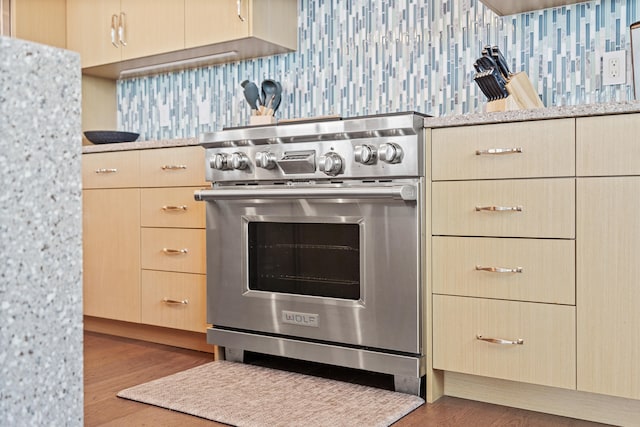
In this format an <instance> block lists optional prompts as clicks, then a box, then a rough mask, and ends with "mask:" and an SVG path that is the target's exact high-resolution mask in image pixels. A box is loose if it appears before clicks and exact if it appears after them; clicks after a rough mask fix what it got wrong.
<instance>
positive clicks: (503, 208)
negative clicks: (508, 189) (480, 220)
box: [476, 206, 522, 212]
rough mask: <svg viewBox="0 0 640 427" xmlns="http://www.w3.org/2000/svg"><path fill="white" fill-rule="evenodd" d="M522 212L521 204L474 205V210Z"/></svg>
mask: <svg viewBox="0 0 640 427" xmlns="http://www.w3.org/2000/svg"><path fill="white" fill-rule="evenodd" d="M480 211H489V212H522V206H476V212H480Z"/></svg>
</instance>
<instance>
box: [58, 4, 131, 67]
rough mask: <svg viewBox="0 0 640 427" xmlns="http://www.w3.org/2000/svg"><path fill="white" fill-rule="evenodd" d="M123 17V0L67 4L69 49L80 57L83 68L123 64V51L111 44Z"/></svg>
mask: <svg viewBox="0 0 640 427" xmlns="http://www.w3.org/2000/svg"><path fill="white" fill-rule="evenodd" d="M119 13H120V0H67V49H69V50H74V51H76V52H79V53H80V60H81V62H82V67H83V68H85V67H92V66H94V65H101V64H108V63H111V62H117V61H120V58H121V49H120V47H119V46H114V45H113V44H112V43H111V19H112V16H113V15H114V14H115V15H116V16H117V15H118V14H119ZM116 38H117V34H116Z"/></svg>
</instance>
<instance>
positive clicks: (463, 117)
mask: <svg viewBox="0 0 640 427" xmlns="http://www.w3.org/2000/svg"><path fill="white" fill-rule="evenodd" d="M638 112H640V101H637V102H608V103H600V104H584V105H573V106H566V107H550V108H538V109H532V110H517V111H506V112H494V113H474V114H453V115H449V116H443V117H427V118H425V119H424V126H425V127H426V128H441V127H453V126H469V125H480V124H490V123H507V122H522V121H528V120H547V119H560V118H566V117H589V116H601V115H606V114H625V113H638ZM190 145H199V140H198V138H197V137H193V138H182V139H164V140H155V141H135V142H122V143H116V144H95V145H84V146H83V147H82V153H83V154H88V153H104V152H109V151H126V150H146V149H151V148H167V147H185V146H190Z"/></svg>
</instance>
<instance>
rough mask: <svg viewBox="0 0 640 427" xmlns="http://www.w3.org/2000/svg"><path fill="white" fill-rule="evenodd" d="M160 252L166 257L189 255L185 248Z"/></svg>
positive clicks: (163, 249)
mask: <svg viewBox="0 0 640 427" xmlns="http://www.w3.org/2000/svg"><path fill="white" fill-rule="evenodd" d="M162 252H164V253H165V254H166V255H182V254H186V253H189V251H188V250H187V249H186V248H185V249H170V248H162Z"/></svg>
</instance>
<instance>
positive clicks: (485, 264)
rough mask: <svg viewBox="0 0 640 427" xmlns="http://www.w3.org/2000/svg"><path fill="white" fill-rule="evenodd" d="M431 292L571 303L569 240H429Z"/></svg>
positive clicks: (572, 278)
mask: <svg viewBox="0 0 640 427" xmlns="http://www.w3.org/2000/svg"><path fill="white" fill-rule="evenodd" d="M432 254H433V255H432V256H433V270H432V271H433V292H434V293H436V294H448V295H460V296H473V297H483V298H496V299H505V300H517V301H530V302H546V303H553V304H567V305H574V304H575V301H576V295H575V294H576V293H575V289H576V279H575V277H576V274H575V268H574V266H575V263H576V246H575V241H574V240H560V239H507V238H493V237H453V236H434V237H433V252H432Z"/></svg>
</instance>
